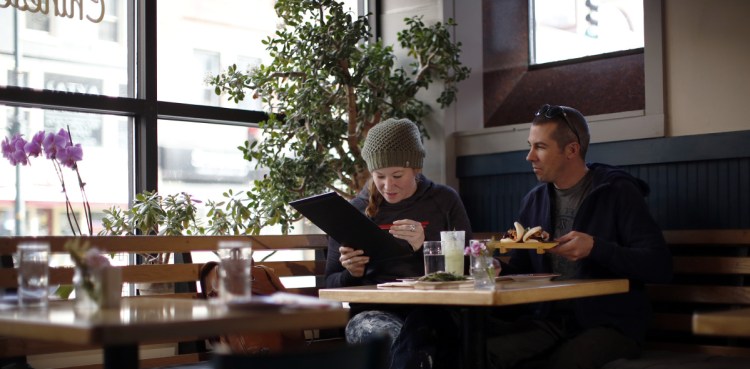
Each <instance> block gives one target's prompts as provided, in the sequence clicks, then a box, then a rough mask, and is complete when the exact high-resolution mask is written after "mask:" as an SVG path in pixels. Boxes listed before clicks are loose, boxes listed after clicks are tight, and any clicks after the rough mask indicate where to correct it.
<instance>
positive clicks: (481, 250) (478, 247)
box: [464, 240, 488, 256]
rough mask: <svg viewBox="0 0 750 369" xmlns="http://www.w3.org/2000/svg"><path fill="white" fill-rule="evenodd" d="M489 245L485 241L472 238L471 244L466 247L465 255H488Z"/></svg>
mask: <svg viewBox="0 0 750 369" xmlns="http://www.w3.org/2000/svg"><path fill="white" fill-rule="evenodd" d="M487 254H488V252H487V246H486V245H485V244H484V243H483V242H479V241H477V240H471V241H470V242H469V246H468V247H467V248H465V249H464V255H474V256H479V255H487Z"/></svg>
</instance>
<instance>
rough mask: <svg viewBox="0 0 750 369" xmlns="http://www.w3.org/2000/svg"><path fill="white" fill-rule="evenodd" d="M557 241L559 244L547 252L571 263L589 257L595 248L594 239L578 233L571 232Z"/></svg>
mask: <svg viewBox="0 0 750 369" xmlns="http://www.w3.org/2000/svg"><path fill="white" fill-rule="evenodd" d="M555 241H557V242H559V244H558V245H557V246H555V247H553V248H551V249H549V250H547V252H551V253H553V254H556V255H560V256H562V257H564V258H566V259H568V260H570V261H578V260H581V259H583V258H585V257H587V256H589V254H591V249H593V248H594V237H592V236H591V235H588V234H586V233H582V232H577V231H571V232H569V233H568V234H566V235H564V236H562V237H560V238H558V239H556V240H555Z"/></svg>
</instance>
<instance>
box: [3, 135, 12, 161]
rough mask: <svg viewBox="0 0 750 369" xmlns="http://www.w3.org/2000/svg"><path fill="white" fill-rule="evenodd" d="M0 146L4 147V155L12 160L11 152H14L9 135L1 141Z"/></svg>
mask: <svg viewBox="0 0 750 369" xmlns="http://www.w3.org/2000/svg"><path fill="white" fill-rule="evenodd" d="M0 147H2V150H3V157H4V158H6V159H8V160H10V157H11V154H12V153H13V145H11V144H10V140H9V139H8V137H5V139H4V140H3V142H2V143H0Z"/></svg>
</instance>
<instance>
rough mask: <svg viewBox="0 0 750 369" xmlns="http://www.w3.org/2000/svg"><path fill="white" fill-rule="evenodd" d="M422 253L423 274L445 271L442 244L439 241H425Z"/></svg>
mask: <svg viewBox="0 0 750 369" xmlns="http://www.w3.org/2000/svg"><path fill="white" fill-rule="evenodd" d="M422 251H423V253H424V274H425V275H427V274H432V273H435V272H444V271H445V255H444V254H443V243H442V242H440V241H425V243H424V244H423V245H422Z"/></svg>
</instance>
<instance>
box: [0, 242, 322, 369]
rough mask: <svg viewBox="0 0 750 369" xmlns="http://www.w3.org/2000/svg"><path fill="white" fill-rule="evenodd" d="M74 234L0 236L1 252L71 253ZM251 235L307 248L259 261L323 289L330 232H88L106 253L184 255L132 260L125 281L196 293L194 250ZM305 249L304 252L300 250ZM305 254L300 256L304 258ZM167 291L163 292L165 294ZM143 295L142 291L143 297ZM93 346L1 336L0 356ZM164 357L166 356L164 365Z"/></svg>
mask: <svg viewBox="0 0 750 369" xmlns="http://www.w3.org/2000/svg"><path fill="white" fill-rule="evenodd" d="M73 238H74V237H69V236H45V237H0V256H1V257H3V258H4V259H6V260H8V259H9V258H10V257H12V255H13V254H14V253H15V251H16V248H17V246H18V244H20V243H22V242H27V241H32V240H33V241H41V242H47V243H49V245H50V250H51V252H52V254H53V255H54V254H67V251H66V250H65V248H64V245H65V243H66V242H68V241H70V240H71V239H73ZM237 239H242V240H249V241H250V242H251V243H252V246H253V249H254V250H257V251H260V250H271V251H272V250H276V251H284V250H295V251H305V252H303V253H302V254H305V255H307V257H303V258H299V257H298V256H299V255H295V258H294V260H286V259H284V258H283V255H284V253H281V252H277V253H276V254H275V255H274V256H273V258H271V259H269V260H274V261H266V262H261V263H258V264H262V265H266V266H269V267H271V268H273V269H274V270H275V271H276V273H277V274H278V275H279V276H280V277H282V281H283V279H284V278H283V277H300V276H303V277H312V278H310V279H312V280H313V281H314V282H313V283H312V285H310V286H307V287H292V288H289V289H288V292H293V293H301V294H305V295H311V296H317V295H318V292H317V291H318V289H319V288H322V287H323V286H324V278H323V274H324V272H325V255H324V252H325V250H327V245H328V239H327V236H325V235H262V236H94V237H83V238H82V240H84V241H88V242H89V243H90V244H91V246H95V247H97V248H99V249H100V250H102V251H104V252H107V253H125V254H143V253H167V252H168V253H174V254H179V255H181V256H182V259H183V260H184V262H178V263H177V264H160V265H127V266H122V267H120V268H122V272H123V273H122V276H123V282H125V283H165V282H166V283H169V282H173V283H180V284H181V285H182V286H183V287H186V288H182V289H179V288H178V291H181V292H171V293H168V294H167V296H168V297H177V298H194V297H195V296H196V293H195V288H196V282H197V281H198V280H199V272H200V268H201V266H202V264H201V263H193V262H191V258H190V253H191V252H193V251H208V252H211V251H215V250H216V248H217V245H218V243H219V241H221V240H237ZM296 254H300V253H296ZM300 259H301V260H300ZM16 276H17V273H16V270H15V268H8V267H5V268H0V288H9V287H10V288H15V287H17V285H18V283H17V277H16ZM72 279H73V268H72V267H54V268H50V281H49V283H50V285H64V284H72ZM161 296H164V295H161ZM139 298H140V297H139ZM85 348H88V347H81V346H74V345H60V344H54V345H52V344H49V343H46V342H37V341H30V340H17V339H13V338H7V337H0V357H13V356H25V355H33V354H40V353H53V352H64V351H73V350H80V349H85ZM164 363H165V362H162V363H161V364H162V365H163V364H164Z"/></svg>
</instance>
